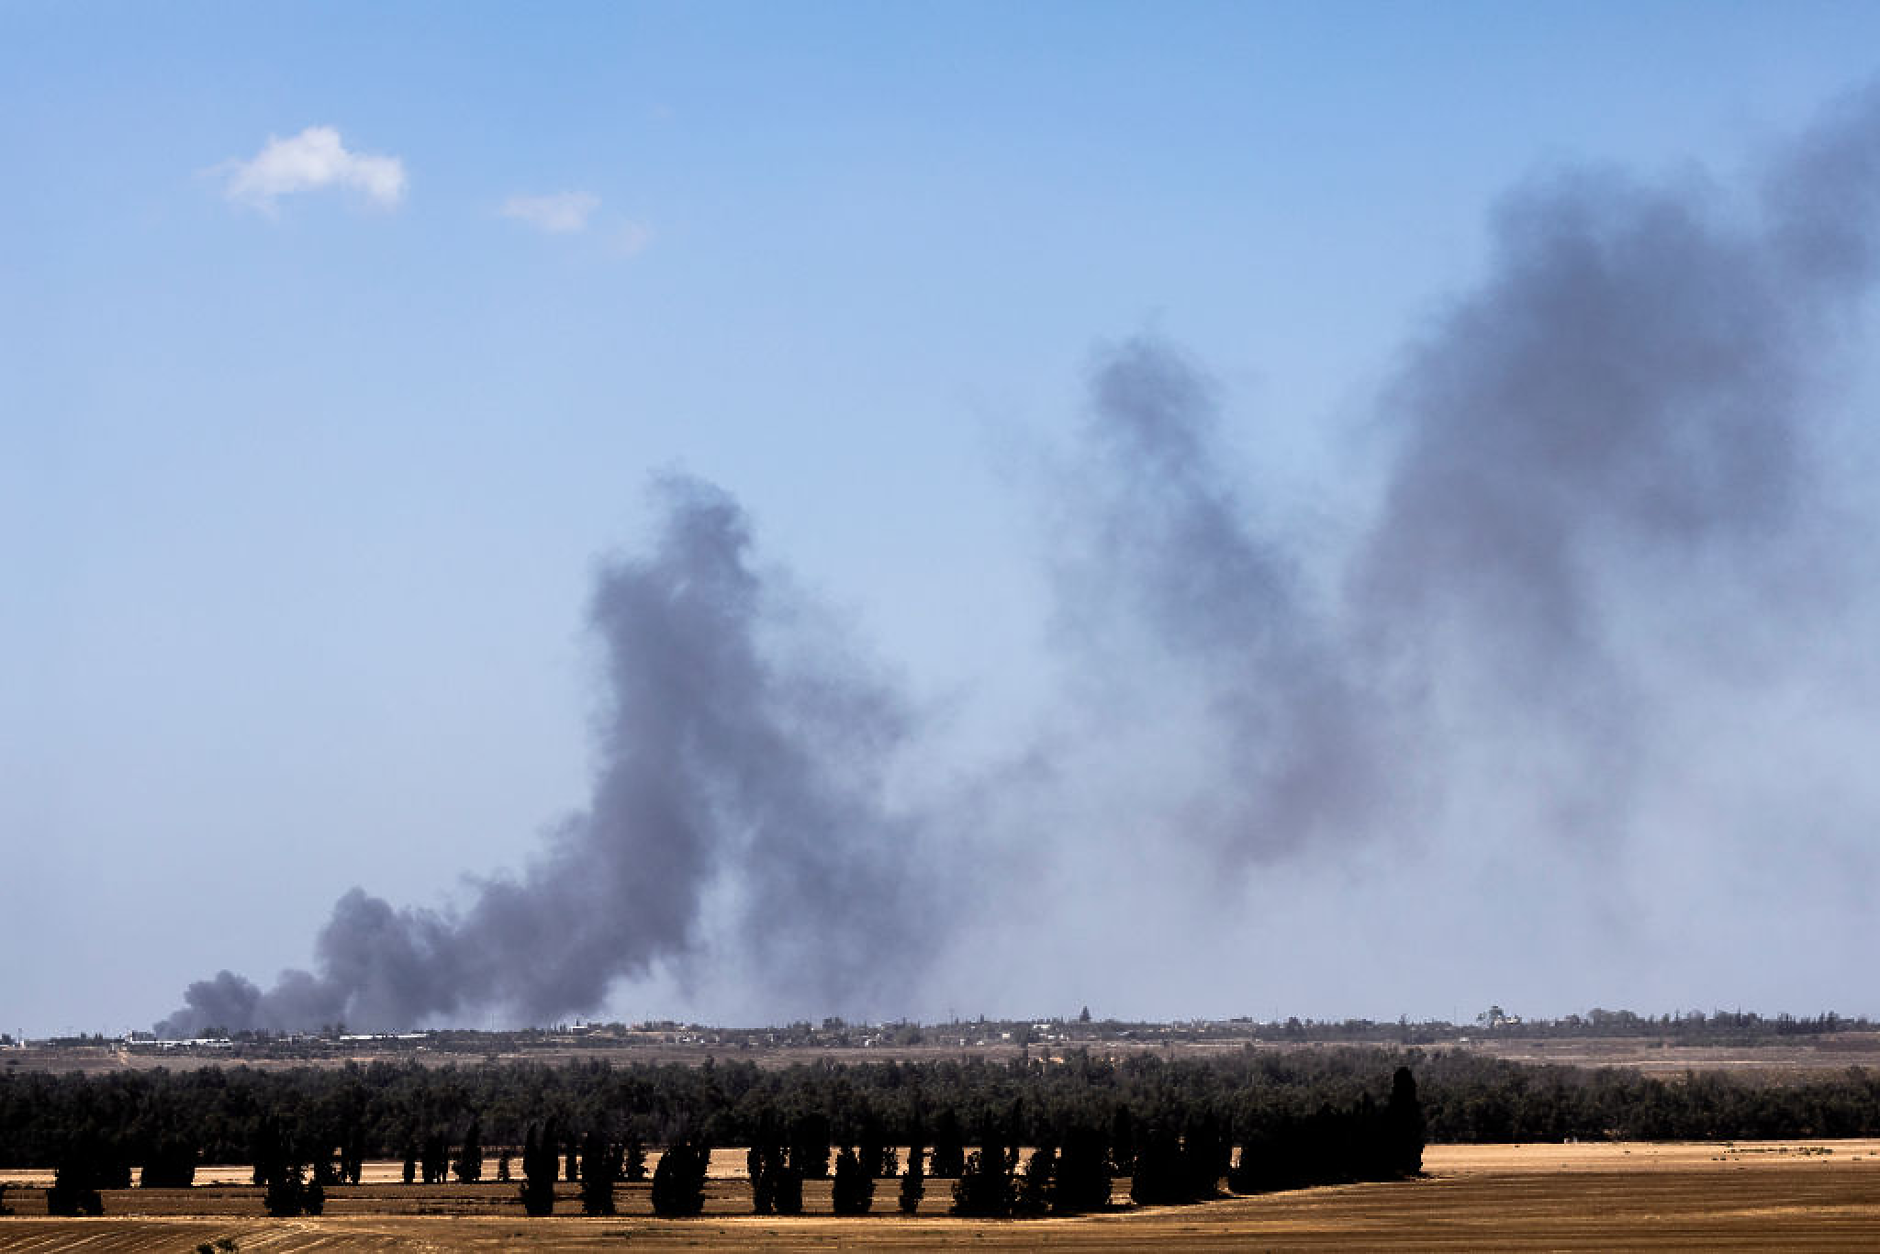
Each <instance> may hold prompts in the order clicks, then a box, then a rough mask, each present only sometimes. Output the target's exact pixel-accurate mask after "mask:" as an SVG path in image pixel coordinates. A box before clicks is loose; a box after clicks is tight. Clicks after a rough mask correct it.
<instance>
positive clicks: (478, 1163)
mask: <svg viewBox="0 0 1880 1254" xmlns="http://www.w3.org/2000/svg"><path fill="white" fill-rule="evenodd" d="M452 1170H454V1171H455V1172H456V1175H457V1180H458V1182H459V1183H462V1184H475V1183H476V1182H477V1181H479V1180H481V1179H482V1178H483V1121H482V1120H481V1119H480V1118H478V1117H477V1116H475V1115H472V1116H471V1117H470V1130H469V1131H467V1132H465V1133H464V1135H463V1149H462V1150H460V1151H459V1152H458V1154H457V1161H456V1163H455V1164H453V1167H452Z"/></svg>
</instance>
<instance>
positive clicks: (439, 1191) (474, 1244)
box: [0, 1141, 1880, 1254]
mask: <svg viewBox="0 0 1880 1254" xmlns="http://www.w3.org/2000/svg"><path fill="white" fill-rule="evenodd" d="M1425 1165H1426V1167H1427V1169H1428V1174H1427V1177H1426V1178H1425V1179H1422V1180H1415V1181H1408V1182H1404V1183H1398V1184H1368V1185H1349V1186H1343V1187H1336V1188H1325V1189H1307V1190H1300V1191H1297V1192H1290V1193H1277V1194H1271V1195H1268V1196H1264V1197H1250V1198H1238V1197H1237V1198H1223V1199H1221V1200H1219V1201H1215V1202H1208V1203H1204V1204H1202V1205H1198V1206H1188V1207H1179V1208H1163V1209H1149V1210H1127V1211H1121V1212H1118V1213H1114V1214H1107V1215H1100V1216H1089V1217H1086V1218H1079V1219H1059V1220H1022V1221H1009V1222H1003V1223H993V1222H979V1221H968V1220H951V1219H947V1218H945V1217H944V1216H943V1212H944V1210H945V1207H946V1203H947V1183H946V1182H944V1181H929V1182H928V1184H929V1187H928V1190H927V1197H926V1204H925V1205H923V1206H922V1208H921V1213H920V1214H919V1215H918V1216H916V1217H914V1218H904V1217H902V1216H900V1215H897V1214H894V1213H893V1198H894V1187H895V1186H894V1184H893V1183H892V1182H883V1183H882V1184H881V1185H880V1186H879V1187H878V1188H877V1191H876V1198H877V1206H878V1209H879V1210H881V1211H882V1212H884V1213H878V1214H875V1215H870V1216H866V1217H861V1218H853V1219H835V1218H833V1217H831V1216H830V1215H829V1214H828V1209H829V1196H828V1190H829V1186H828V1184H827V1183H826V1182H821V1183H818V1182H812V1183H811V1184H810V1185H809V1186H808V1187H807V1188H806V1189H805V1196H804V1202H805V1205H806V1207H807V1208H808V1209H809V1210H811V1211H812V1212H814V1211H821V1212H822V1214H820V1215H818V1214H810V1215H807V1216H804V1217H801V1218H791V1219H779V1218H769V1217H763V1218H760V1217H756V1216H752V1215H750V1214H749V1213H748V1210H749V1205H750V1191H749V1189H748V1187H747V1186H746V1185H745V1184H744V1183H743V1181H742V1180H739V1179H734V1178H724V1177H719V1176H718V1175H717V1171H718V1170H729V1165H728V1163H726V1164H720V1163H714V1169H715V1171H714V1180H713V1182H712V1184H711V1185H710V1187H709V1190H708V1197H707V1208H706V1214H705V1215H704V1216H703V1217H701V1218H699V1219H692V1220H659V1219H654V1218H652V1217H651V1214H650V1209H651V1208H650V1204H649V1200H648V1196H647V1186H645V1185H623V1186H621V1188H620V1191H619V1199H620V1204H621V1209H622V1211H623V1214H621V1215H620V1216H618V1217H615V1218H607V1219H587V1218H582V1217H579V1216H576V1215H573V1214H569V1215H565V1216H564V1215H557V1216H556V1217H554V1218H549V1219H535V1220H531V1219H527V1218H524V1217H523V1216H522V1214H521V1213H520V1211H519V1209H518V1207H517V1204H516V1202H515V1191H514V1187H513V1186H510V1185H499V1184H486V1185H471V1186H463V1185H438V1186H431V1187H425V1186H405V1185H400V1184H391V1183H366V1184H362V1185H360V1186H358V1187H357V1188H336V1189H333V1190H330V1191H329V1194H328V1204H327V1210H326V1213H325V1214H324V1215H322V1216H320V1217H319V1218H307V1219H296V1220H275V1219H268V1218H266V1217H264V1216H262V1215H260V1214H259V1213H258V1212H259V1211H260V1209H261V1202H260V1195H259V1191H258V1190H255V1189H251V1188H245V1187H242V1188H235V1187H223V1186H209V1187H199V1188H195V1189H189V1190H152V1191H150V1192H147V1193H146V1192H144V1191H141V1190H125V1191H120V1192H112V1193H107V1194H106V1195H105V1205H106V1208H107V1212H108V1213H107V1215H106V1217H104V1218H100V1219H49V1218H46V1217H45V1215H44V1201H43V1198H42V1197H41V1195H40V1194H39V1193H38V1192H37V1191H36V1190H29V1191H27V1192H23V1193H22V1192H20V1191H19V1190H17V1189H14V1190H10V1192H9V1195H8V1198H7V1200H8V1202H9V1204H11V1205H13V1207H14V1209H15V1211H16V1214H15V1215H14V1216H12V1217H8V1218H0V1249H4V1250H25V1251H36V1252H37V1251H45V1252H47V1254H51V1252H52V1251H63V1250H84V1251H97V1252H99V1254H103V1252H106V1251H116V1250H146V1249H164V1250H191V1249H194V1248H195V1247H196V1246H197V1245H198V1244H200V1243H203V1242H214V1241H217V1240H221V1239H224V1238H227V1239H232V1240H233V1241H234V1242H236V1244H237V1246H238V1247H239V1248H240V1249H241V1250H245V1251H254V1250H268V1251H307V1250H322V1249H334V1250H338V1249H355V1248H361V1247H371V1248H386V1249H397V1250H457V1249H500V1248H506V1247H512V1246H521V1245H541V1246H547V1247H550V1248H555V1249H575V1250H587V1249H601V1248H611V1247H617V1246H619V1245H620V1244H622V1243H627V1244H630V1245H632V1246H648V1245H650V1246H660V1247H667V1248H674V1247H681V1246H683V1247H688V1248H693V1249H746V1248H753V1247H756V1248H762V1249H770V1250H812V1249H814V1250H821V1249H829V1248H836V1247H841V1246H849V1247H867V1248H887V1249H908V1250H918V1249H934V1248H938V1247H941V1246H950V1245H955V1244H961V1243H965V1244H970V1245H972V1246H974V1247H977V1248H982V1249H993V1248H996V1249H1033V1248H1038V1247H1051V1248H1064V1249H1069V1250H1129V1249H1136V1248H1139V1247H1141V1246H1145V1245H1162V1244H1166V1245H1170V1246H1178V1247H1180V1248H1184V1249H1227V1248H1233V1249H1261V1250H1353V1249H1357V1250H1402V1251H1411V1252H1417V1251H1449V1250H1468V1251H1487V1250H1509V1249H1549V1250H1587V1251H1593V1250H1601V1251H1604V1250H1614V1249H1624V1250H1684V1249H1700V1248H1701V1249H1704V1250H1725V1251H1727V1250H1744V1251H1749V1250H1755V1251H1764V1250H1777V1249H1779V1250H1785V1251H1786V1250H1796V1251H1813V1250H1872V1249H1875V1248H1876V1247H1877V1246H1880V1141H1787V1142H1757V1143H1749V1142H1738V1143H1734V1144H1671V1145H1648V1144H1623V1143H1619V1144H1607V1143H1600V1144H1576V1145H1494V1146H1432V1147H1431V1148H1430V1150H1429V1152H1428V1153H1427V1155H1426V1156H1425ZM396 1166H397V1165H396V1164H374V1165H373V1170H372V1171H371V1172H370V1173H369V1174H368V1181H382V1180H384V1178H385V1176H386V1175H387V1174H388V1171H389V1172H390V1173H391V1174H393V1175H395V1172H396ZM27 1174H36V1173H14V1172H7V1173H0V1176H3V1177H4V1178H5V1179H6V1180H8V1181H14V1180H20V1179H21V1177H22V1176H24V1175H27ZM22 1182H23V1181H22ZM562 1188H563V1193H562V1197H561V1201H560V1204H559V1205H560V1208H561V1209H563V1210H567V1211H573V1210H574V1209H575V1208H576V1206H577V1202H576V1198H575V1187H574V1186H569V1185H564V1186H562ZM1121 1196H1122V1190H1120V1189H1119V1198H1120V1197H1121Z"/></svg>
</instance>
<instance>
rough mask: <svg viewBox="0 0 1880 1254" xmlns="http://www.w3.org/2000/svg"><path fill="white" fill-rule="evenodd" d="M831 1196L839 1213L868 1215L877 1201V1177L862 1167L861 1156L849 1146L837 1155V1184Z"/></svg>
mask: <svg viewBox="0 0 1880 1254" xmlns="http://www.w3.org/2000/svg"><path fill="white" fill-rule="evenodd" d="M831 1197H832V1199H833V1202H834V1205H835V1212H836V1214H838V1215H866V1214H867V1213H868V1209H869V1207H870V1206H872V1205H874V1201H875V1178H874V1177H873V1176H871V1175H869V1174H868V1172H867V1171H866V1170H865V1169H864V1168H863V1167H862V1160H861V1156H860V1155H859V1154H857V1153H856V1152H855V1151H854V1150H852V1149H850V1148H849V1147H848V1146H846V1145H845V1146H843V1147H842V1152H841V1153H839V1154H837V1155H836V1178H835V1185H834V1187H833V1189H832V1190H831Z"/></svg>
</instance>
